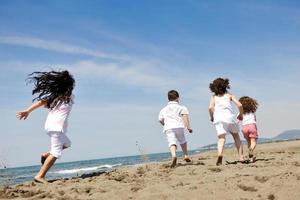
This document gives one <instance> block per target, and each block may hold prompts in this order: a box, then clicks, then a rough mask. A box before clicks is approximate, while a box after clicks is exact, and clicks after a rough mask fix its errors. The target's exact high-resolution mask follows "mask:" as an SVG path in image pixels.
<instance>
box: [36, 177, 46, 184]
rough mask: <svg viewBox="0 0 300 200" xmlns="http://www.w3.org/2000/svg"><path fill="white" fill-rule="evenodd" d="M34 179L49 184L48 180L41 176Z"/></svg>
mask: <svg viewBox="0 0 300 200" xmlns="http://www.w3.org/2000/svg"><path fill="white" fill-rule="evenodd" d="M34 181H35V182H38V183H43V184H47V183H48V181H47V180H46V179H44V178H39V177H34Z"/></svg>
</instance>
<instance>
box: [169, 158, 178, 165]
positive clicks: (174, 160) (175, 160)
mask: <svg viewBox="0 0 300 200" xmlns="http://www.w3.org/2000/svg"><path fill="white" fill-rule="evenodd" d="M176 164H177V158H176V157H173V158H172V163H171V166H170V167H171V168H174V167H176Z"/></svg>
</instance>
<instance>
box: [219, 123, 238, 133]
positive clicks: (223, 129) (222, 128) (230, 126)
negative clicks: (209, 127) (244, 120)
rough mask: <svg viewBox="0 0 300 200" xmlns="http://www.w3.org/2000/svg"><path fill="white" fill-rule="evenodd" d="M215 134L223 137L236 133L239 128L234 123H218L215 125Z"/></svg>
mask: <svg viewBox="0 0 300 200" xmlns="http://www.w3.org/2000/svg"><path fill="white" fill-rule="evenodd" d="M215 127H216V130H217V134H218V136H219V135H223V134H228V133H238V132H239V127H238V125H237V124H236V123H226V122H218V123H216V124H215Z"/></svg>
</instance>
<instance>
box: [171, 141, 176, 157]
mask: <svg viewBox="0 0 300 200" xmlns="http://www.w3.org/2000/svg"><path fill="white" fill-rule="evenodd" d="M176 149H177V147H176V145H174V144H173V145H171V146H170V152H171V156H172V158H175V157H176Z"/></svg>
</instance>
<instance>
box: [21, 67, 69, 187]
mask: <svg viewBox="0 0 300 200" xmlns="http://www.w3.org/2000/svg"><path fill="white" fill-rule="evenodd" d="M27 80H28V82H29V83H33V84H34V89H33V90H32V95H37V96H36V97H35V98H34V99H33V100H32V101H33V104H32V105H31V106H29V107H28V108H27V109H26V110H23V111H20V112H18V113H17V117H18V118H19V119H20V120H21V119H24V120H25V119H27V117H28V116H29V114H30V113H31V112H32V111H34V110H35V109H37V108H40V107H45V108H47V109H48V110H49V113H48V117H47V120H46V123H45V130H46V131H47V134H48V135H49V137H50V139H51V148H50V151H49V152H47V153H44V154H42V156H41V162H42V167H41V169H40V171H39V172H38V174H37V175H36V176H35V177H34V180H35V181H36V182H40V183H47V181H46V179H45V175H46V173H47V172H48V170H49V169H50V168H51V167H52V165H53V164H54V163H55V161H56V159H58V158H60V157H61V154H62V150H63V149H65V148H68V147H70V146H71V141H70V140H69V138H68V137H67V135H66V132H67V125H68V117H69V114H70V112H71V110H72V105H73V103H74V102H73V100H74V96H73V95H72V91H73V88H74V86H75V80H74V78H73V77H72V75H71V74H69V72H68V71H50V72H33V73H32V74H30V75H29V77H28V79H27Z"/></svg>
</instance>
